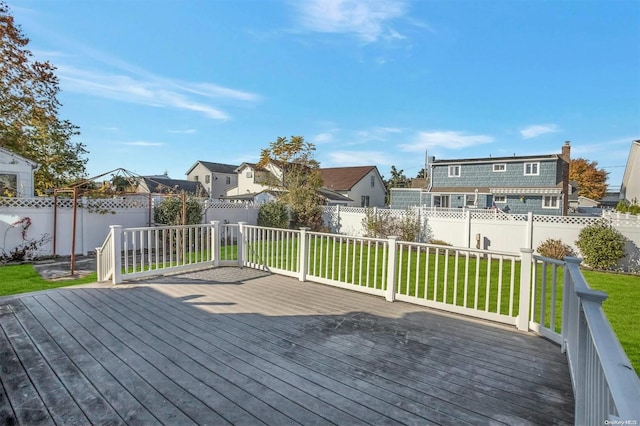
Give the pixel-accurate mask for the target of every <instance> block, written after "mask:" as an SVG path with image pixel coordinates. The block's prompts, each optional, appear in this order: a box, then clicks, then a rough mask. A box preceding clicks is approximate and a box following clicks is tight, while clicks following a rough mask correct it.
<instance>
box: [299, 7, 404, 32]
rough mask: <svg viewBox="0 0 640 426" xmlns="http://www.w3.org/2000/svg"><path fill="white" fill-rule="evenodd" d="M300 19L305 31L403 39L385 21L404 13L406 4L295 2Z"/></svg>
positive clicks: (387, 21)
mask: <svg viewBox="0 0 640 426" xmlns="http://www.w3.org/2000/svg"><path fill="white" fill-rule="evenodd" d="M295 6H296V7H297V9H298V11H299V13H300V19H299V20H300V22H301V24H302V25H303V27H304V28H305V29H307V30H309V31H316V32H322V33H334V34H355V35H356V36H357V37H358V38H359V39H360V40H362V41H364V42H367V43H371V42H375V41H378V40H379V39H380V38H387V39H403V38H405V37H404V36H403V35H402V34H400V33H399V32H398V31H396V30H394V29H393V28H390V27H389V22H391V21H393V20H394V19H397V18H400V17H402V16H404V15H405V14H406V12H407V6H406V3H405V2H404V1H400V0H312V1H299V2H295Z"/></svg>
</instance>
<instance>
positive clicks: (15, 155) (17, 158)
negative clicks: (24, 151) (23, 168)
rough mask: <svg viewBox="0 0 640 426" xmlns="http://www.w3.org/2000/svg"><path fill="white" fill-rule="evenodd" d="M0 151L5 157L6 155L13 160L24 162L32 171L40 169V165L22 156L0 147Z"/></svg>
mask: <svg viewBox="0 0 640 426" xmlns="http://www.w3.org/2000/svg"><path fill="white" fill-rule="evenodd" d="M0 151H2V152H3V153H5V154H6V155H8V156H10V157H13V158H15V159H16V160H18V161H22V162H25V163H27V164H29V165H31V168H32V169H34V170H35V169H37V168H39V167H40V163H37V162H35V161H33V160H30V159H28V158H25V157H23V156H22V155H18V154H16V153H15V152H13V151H9V150H8V149H6V148H3V147H1V146H0Z"/></svg>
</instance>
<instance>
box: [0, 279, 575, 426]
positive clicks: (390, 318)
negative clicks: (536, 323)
mask: <svg viewBox="0 0 640 426" xmlns="http://www.w3.org/2000/svg"><path fill="white" fill-rule="evenodd" d="M1 424H24V425H48V424H57V425H75V424H77V425H86V424H99V425H117V424H136V425H147V424H167V425H186V424H202V425H205V424H210V425H222V424H238V425H254V424H270V425H289V424H316V425H325V424H337V425H355V424H371V425H379V424H413V425H425V424H445V425H448V424H472V425H479V424H492V425H501V424H506V425H519V424H520V425H537V424H573V397H572V392H571V384H570V379H569V375H568V368H567V363H566V360H565V358H564V355H563V354H561V353H560V349H559V348H558V347H557V346H556V345H554V344H552V343H550V342H548V341H546V340H544V339H542V338H540V337H537V336H535V335H533V334H526V333H521V332H518V331H516V330H514V329H512V328H509V327H504V326H499V325H494V324H490V323H485V322H478V321H473V320H469V319H466V318H463V317H457V316H452V315H446V314H441V313H437V312H434V311H432V310H429V309H426V308H422V307H418V306H413V305H409V304H406V303H401V302H394V303H389V302H386V301H385V300H384V299H382V298H376V297H374V296H369V295H364V294H360V293H356V292H351V291H347V290H342V289H337V288H333V287H329V286H325V285H320V284H314V283H309V282H306V283H300V282H298V281H297V280H295V279H292V278H287V277H282V276H277V275H269V274H266V273H264V272H260V271H255V270H251V269H246V268H245V269H238V268H218V269H210V270H204V271H199V272H192V273H187V274H181V275H175V276H165V277H159V278H153V279H149V280H145V281H138V282H135V283H130V284H126V285H120V286H117V287H111V286H100V285H96V286H88V287H86V286H85V287H75V288H63V289H59V290H52V291H47V292H41V293H32V294H26V295H21V296H13V297H5V298H0V425H1Z"/></svg>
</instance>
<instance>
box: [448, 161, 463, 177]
mask: <svg viewBox="0 0 640 426" xmlns="http://www.w3.org/2000/svg"><path fill="white" fill-rule="evenodd" d="M452 170H453V173H452V172H451V171H452ZM456 171H457V172H458V174H455V172H456ZM461 175H462V166H461V165H460V164H451V165H450V166H449V167H448V177H460V176H461Z"/></svg>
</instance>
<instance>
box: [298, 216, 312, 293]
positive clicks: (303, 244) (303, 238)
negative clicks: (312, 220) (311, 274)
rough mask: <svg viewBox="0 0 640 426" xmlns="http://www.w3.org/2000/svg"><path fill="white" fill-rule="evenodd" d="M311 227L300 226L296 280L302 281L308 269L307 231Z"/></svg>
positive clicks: (305, 277) (305, 278) (304, 279)
mask: <svg viewBox="0 0 640 426" xmlns="http://www.w3.org/2000/svg"><path fill="white" fill-rule="evenodd" d="M310 229H311V228H306V227H302V228H300V239H299V240H298V247H299V248H298V270H299V277H298V280H300V281H302V282H304V281H306V280H307V271H308V270H309V259H308V258H309V255H308V253H309V235H307V231H309V230H310Z"/></svg>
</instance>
